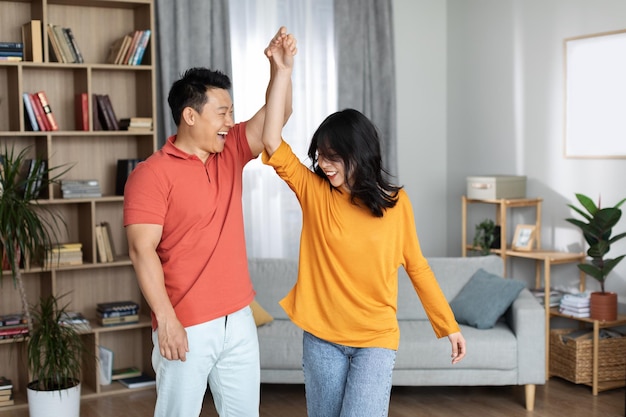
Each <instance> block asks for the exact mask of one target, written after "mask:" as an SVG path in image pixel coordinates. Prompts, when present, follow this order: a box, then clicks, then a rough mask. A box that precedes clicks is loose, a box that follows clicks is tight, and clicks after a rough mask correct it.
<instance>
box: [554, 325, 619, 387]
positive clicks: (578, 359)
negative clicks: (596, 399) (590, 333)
mask: <svg viewBox="0 0 626 417" xmlns="http://www.w3.org/2000/svg"><path fill="white" fill-rule="evenodd" d="M572 331H574V329H554V330H551V331H550V373H551V374H552V375H554V376H558V377H561V378H563V379H566V380H568V381H570V382H573V383H575V384H591V383H592V377H593V339H592V338H589V339H584V340H572V339H568V340H562V339H561V335H565V334H568V333H570V332H572ZM598 342H599V347H598V382H605V381H619V380H621V381H623V380H624V379H625V378H626V337H615V338H608V339H599V340H598Z"/></svg>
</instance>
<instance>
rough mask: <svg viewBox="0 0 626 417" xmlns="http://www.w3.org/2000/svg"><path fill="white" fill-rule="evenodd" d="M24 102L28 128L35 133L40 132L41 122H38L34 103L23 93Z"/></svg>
mask: <svg viewBox="0 0 626 417" xmlns="http://www.w3.org/2000/svg"><path fill="white" fill-rule="evenodd" d="M22 100H23V101H24V109H25V110H26V121H27V122H28V123H27V126H29V127H30V130H32V131H33V132H37V131H39V122H37V116H36V115H35V110H34V109H33V103H32V102H31V101H30V95H29V94H28V93H22Z"/></svg>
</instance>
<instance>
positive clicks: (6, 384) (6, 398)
mask: <svg viewBox="0 0 626 417" xmlns="http://www.w3.org/2000/svg"><path fill="white" fill-rule="evenodd" d="M13 404H15V401H14V400H13V383H12V382H11V380H10V379H9V378H7V377H5V376H0V407H7V406H9V405H13Z"/></svg>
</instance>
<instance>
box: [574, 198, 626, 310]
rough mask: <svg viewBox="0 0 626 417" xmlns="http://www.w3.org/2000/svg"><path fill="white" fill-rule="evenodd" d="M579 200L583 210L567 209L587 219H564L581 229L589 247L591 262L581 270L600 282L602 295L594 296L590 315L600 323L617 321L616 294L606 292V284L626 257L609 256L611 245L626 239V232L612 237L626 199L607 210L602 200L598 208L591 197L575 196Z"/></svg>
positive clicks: (579, 266) (600, 293)
mask: <svg viewBox="0 0 626 417" xmlns="http://www.w3.org/2000/svg"><path fill="white" fill-rule="evenodd" d="M576 198H577V199H578V202H579V203H580V205H581V206H582V208H579V207H576V206H574V205H573V204H568V207H570V208H571V209H573V210H574V211H575V212H577V213H578V214H580V215H581V216H582V217H583V219H584V220H580V219H574V218H567V219H565V220H566V221H568V222H570V223H572V224H573V225H575V226H578V227H579V228H580V230H581V231H582V233H583V236H584V238H585V241H586V242H587V244H588V245H589V249H587V255H588V256H589V258H590V262H588V263H580V264H578V268H579V269H580V270H581V271H583V272H584V273H586V274H587V275H589V276H590V277H592V278H594V279H595V280H596V281H598V282H599V283H600V292H593V293H592V294H591V301H590V304H591V306H590V307H591V314H590V316H591V318H593V319H597V320H607V321H611V320H616V319H617V294H616V293H613V292H607V291H606V290H605V287H604V283H605V281H606V279H607V277H608V275H609V274H610V273H611V271H612V270H613V268H615V266H617V264H618V263H620V262H621V260H622V259H624V257H625V256H626V255H619V256H617V257H615V258H608V257H607V254H608V253H609V251H610V250H611V245H612V244H613V243H615V242H617V241H618V240H620V239H622V238H624V237H626V232H625V233H620V234H617V235H615V236H612V234H613V227H614V226H615V225H617V223H618V222H619V220H620V218H621V216H622V210H621V209H620V208H619V207H620V206H621V205H622V204H623V203H624V202H625V201H626V198H625V199H623V200H621V201H620V202H619V203H617V204H616V205H615V206H613V207H605V208H601V207H600V202H599V201H598V205H597V206H596V204H595V203H594V202H593V200H591V198H589V197H587V196H585V195H583V194H576ZM605 305H606V307H605Z"/></svg>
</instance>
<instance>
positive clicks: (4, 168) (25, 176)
mask: <svg viewBox="0 0 626 417" xmlns="http://www.w3.org/2000/svg"><path fill="white" fill-rule="evenodd" d="M30 151H31V149H30V147H26V148H23V149H21V150H19V151H16V150H15V148H14V147H9V146H8V145H6V144H5V146H4V148H3V150H2V152H1V153H0V244H1V248H2V259H3V262H2V263H3V267H4V264H5V263H6V264H7V266H8V269H10V271H11V276H12V278H13V283H14V285H15V287H16V288H17V290H18V293H19V296H20V299H21V303H22V310H23V312H24V315H25V318H26V320H27V322H28V326H29V331H32V320H31V316H30V310H29V303H28V299H27V296H26V292H25V290H24V282H23V280H22V269H21V268H20V263H21V262H22V259H27V260H30V261H43V259H42V258H43V255H44V254H45V251H46V249H47V248H50V247H51V246H52V245H53V244H54V243H56V238H57V234H58V232H59V231H60V230H61V227H62V226H65V223H63V219H62V217H61V216H60V215H59V214H58V213H56V212H54V211H52V210H50V209H49V208H48V207H47V206H45V205H41V204H39V202H38V200H37V198H38V197H39V195H40V193H45V191H46V190H47V189H48V188H49V185H50V184H52V183H56V182H58V180H59V178H60V177H61V176H62V175H63V174H65V173H66V172H67V171H68V170H69V168H67V169H61V168H62V167H54V168H49V167H48V166H47V161H46V160H45V159H43V158H41V157H38V158H36V159H30V158H28V156H29V153H30ZM0 284H2V281H0Z"/></svg>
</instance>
